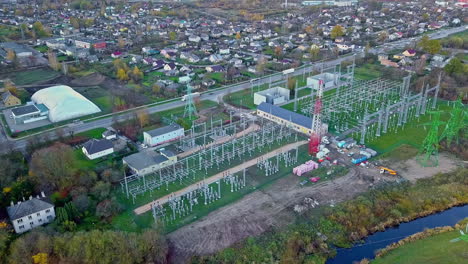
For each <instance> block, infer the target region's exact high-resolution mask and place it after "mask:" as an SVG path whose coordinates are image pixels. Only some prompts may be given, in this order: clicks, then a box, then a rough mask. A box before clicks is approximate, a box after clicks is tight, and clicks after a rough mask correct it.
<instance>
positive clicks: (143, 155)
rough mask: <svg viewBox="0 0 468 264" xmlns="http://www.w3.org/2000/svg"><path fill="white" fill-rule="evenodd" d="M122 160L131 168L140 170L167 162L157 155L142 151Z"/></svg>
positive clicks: (152, 152) (164, 158)
mask: <svg viewBox="0 0 468 264" xmlns="http://www.w3.org/2000/svg"><path fill="white" fill-rule="evenodd" d="M123 160H124V161H125V162H126V163H127V164H128V165H129V166H130V167H132V168H134V169H136V170H142V169H145V168H148V167H150V166H153V165H156V164H159V163H162V162H164V161H167V160H168V158H166V157H164V156H163V155H160V154H157V153H156V152H154V151H142V152H138V153H135V154H133V155H130V156H127V157H125V158H123Z"/></svg>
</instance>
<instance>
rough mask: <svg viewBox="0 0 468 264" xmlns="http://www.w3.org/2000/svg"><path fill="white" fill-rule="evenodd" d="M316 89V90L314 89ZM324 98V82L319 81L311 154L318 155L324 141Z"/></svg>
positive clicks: (313, 118)
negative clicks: (321, 142) (322, 140)
mask: <svg viewBox="0 0 468 264" xmlns="http://www.w3.org/2000/svg"><path fill="white" fill-rule="evenodd" d="M312 89H314V88H312ZM322 97H323V80H319V85H318V89H317V99H316V100H315V105H314V108H313V109H311V112H313V117H312V133H311V134H310V141H309V154H310V155H312V154H317V152H318V151H319V145H320V141H321V139H322Z"/></svg>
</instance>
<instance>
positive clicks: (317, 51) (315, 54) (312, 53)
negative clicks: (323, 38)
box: [310, 45, 320, 60]
mask: <svg viewBox="0 0 468 264" xmlns="http://www.w3.org/2000/svg"><path fill="white" fill-rule="evenodd" d="M319 54H320V48H319V47H318V46H316V45H312V46H311V47H310V58H311V59H312V60H316V59H317V58H318V55H319Z"/></svg>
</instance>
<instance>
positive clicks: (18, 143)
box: [0, 26, 468, 152]
mask: <svg viewBox="0 0 468 264" xmlns="http://www.w3.org/2000/svg"><path fill="white" fill-rule="evenodd" d="M466 29H468V26H462V27H457V28H450V29H445V30H441V31H438V32H434V33H431V34H429V37H430V38H444V37H446V36H448V35H450V34H454V33H457V32H461V31H464V30H466ZM419 38H420V37H417V38H410V39H403V40H400V41H396V42H391V43H387V44H384V45H382V46H380V47H377V48H372V49H371V51H370V52H372V53H376V54H377V53H380V52H383V51H384V50H385V49H395V48H403V47H404V46H406V45H408V44H410V43H411V42H412V41H417V40H418V39H419ZM362 55H363V53H362V52H358V53H357V56H362ZM352 58H353V56H347V57H341V58H338V59H335V60H331V61H327V62H325V63H326V64H333V63H338V62H342V61H346V60H351V59H352ZM320 66H321V63H314V64H309V65H306V66H302V67H301V68H299V69H296V70H295V71H294V73H292V74H290V75H294V76H297V75H301V74H304V73H308V72H311V71H313V70H319V69H320ZM283 78H284V75H283V74H281V73H279V74H275V75H269V76H265V77H260V78H257V79H255V80H254V81H253V84H254V85H262V84H265V83H269V82H276V81H280V80H282V79H283ZM251 85H252V83H251V82H249V81H247V82H242V83H239V84H236V85H230V86H224V87H222V88H219V89H217V90H215V91H212V92H207V93H204V94H202V95H201V97H200V99H201V100H211V101H215V102H218V98H220V97H223V96H224V95H226V94H228V93H230V92H236V91H240V90H244V89H248V88H250V87H251ZM183 105H184V102H183V101H174V102H170V103H166V104H162V105H156V106H152V107H148V108H147V109H148V112H149V113H151V114H152V113H156V112H160V111H165V110H168V109H172V108H176V107H180V106H183ZM131 116H133V113H126V114H120V115H118V116H117V117H118V119H119V120H125V119H127V118H129V117H131ZM111 124H112V117H107V118H102V119H98V120H95V121H91V122H87V123H81V124H71V125H69V126H68V127H65V128H64V129H65V132H68V131H71V130H73V132H74V133H80V132H84V131H88V130H91V129H93V128H98V127H109V126H110V125H111ZM46 133H47V134H48V135H47V136H48V137H49V138H51V139H53V138H55V132H53V131H52V132H44V133H42V134H46ZM4 140H5V135H4V133H3V132H0V142H2V141H4ZM9 140H11V141H13V142H14V145H15V146H14V148H15V149H18V150H24V148H25V147H26V144H27V139H26V138H23V139H18V140H15V139H9ZM3 151H5V150H0V152H3Z"/></svg>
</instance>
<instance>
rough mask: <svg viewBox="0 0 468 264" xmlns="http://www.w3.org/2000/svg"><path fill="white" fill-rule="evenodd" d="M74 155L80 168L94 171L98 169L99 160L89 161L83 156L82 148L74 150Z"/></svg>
mask: <svg viewBox="0 0 468 264" xmlns="http://www.w3.org/2000/svg"><path fill="white" fill-rule="evenodd" d="M73 153H74V154H75V158H76V163H77V167H78V168H89V169H92V168H94V167H96V164H97V163H98V162H99V159H97V160H89V159H88V158H87V157H86V156H85V154H83V151H82V150H81V148H78V149H74V150H73Z"/></svg>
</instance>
